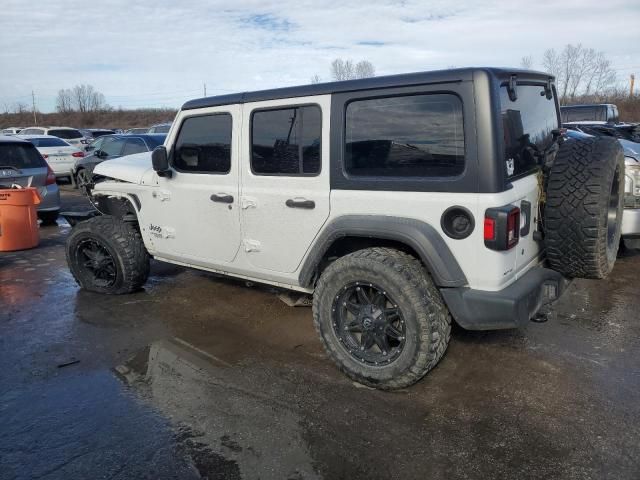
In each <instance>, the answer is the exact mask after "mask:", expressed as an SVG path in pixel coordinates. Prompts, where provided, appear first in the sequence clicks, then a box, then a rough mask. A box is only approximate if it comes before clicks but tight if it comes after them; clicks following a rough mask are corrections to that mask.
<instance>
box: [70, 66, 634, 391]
mask: <svg viewBox="0 0 640 480" xmlns="http://www.w3.org/2000/svg"><path fill="white" fill-rule="evenodd" d="M557 105H558V104H557V99H556V89H555V86H554V78H553V77H552V76H551V75H549V74H543V73H539V72H528V71H521V70H515V71H514V70H505V69H490V68H482V69H480V68H469V69H455V70H448V71H434V72H419V73H411V74H404V75H393V76H380V77H374V78H367V79H360V80H351V81H345V82H334V83H328V84H317V85H307V86H300V87H289V88H283V89H276V90H268V91H261V92H249V93H242V94H237V95H225V96H223V97H210V98H202V99H196V100H192V101H189V102H187V103H186V104H184V105H183V106H182V109H181V110H180V112H179V113H178V115H177V117H176V120H175V123H176V128H172V129H171V133H170V134H169V137H168V138H167V140H166V145H162V146H159V147H156V149H155V150H154V151H153V152H152V153H151V154H150V153H141V154H138V155H132V156H131V157H128V158H123V159H116V160H113V161H109V162H104V163H102V164H100V165H98V166H96V168H95V177H96V181H95V182H94V184H93V185H90V186H89V188H88V189H87V190H88V193H89V194H90V195H91V197H92V201H93V203H94V204H95V205H97V206H98V207H99V212H98V211H97V210H96V211H95V212H93V213H92V214H91V215H93V217H92V218H89V219H87V220H84V221H79V222H77V223H76V224H75V226H74V227H73V230H72V231H71V233H70V234H69V236H68V238H67V244H66V248H67V259H68V261H69V268H70V270H71V272H72V274H73V276H74V278H75V279H76V281H77V282H78V284H79V285H80V286H81V288H83V289H85V290H90V291H94V292H100V293H107V294H123V293H128V292H132V291H135V290H136V289H139V288H140V287H141V286H142V285H143V284H144V283H145V281H146V279H147V276H148V274H149V259H150V257H154V258H155V259H156V260H161V261H166V262H173V263H177V264H180V265H188V266H191V267H194V268H199V269H202V270H207V271H214V272H218V273H222V274H225V275H230V276H235V277H238V278H241V279H246V280H252V281H258V282H262V283H266V284H271V285H276V286H278V287H280V288H288V289H291V290H295V291H301V292H306V293H313V320H314V325H315V327H316V330H317V331H318V333H319V336H320V338H321V340H322V342H323V344H324V347H325V350H326V351H327V353H328V355H329V356H330V357H331V358H332V359H333V361H334V362H335V363H336V364H337V365H338V366H339V368H340V369H341V370H342V371H343V372H345V373H346V374H347V375H348V376H349V377H350V378H351V379H353V380H355V381H358V382H360V383H364V384H366V385H369V386H372V387H375V388H381V389H394V388H402V387H406V386H408V385H411V384H412V383H414V382H416V381H418V380H419V379H420V378H422V377H423V376H424V375H425V374H427V372H428V371H429V370H431V369H432V368H433V367H435V366H436V365H437V364H438V362H439V361H440V359H441V358H442V356H443V355H444V353H445V351H446V349H447V345H448V343H449V338H450V335H451V322H452V318H453V319H455V320H456V321H457V323H458V324H459V325H461V326H462V327H464V328H468V329H472V330H483V329H488V330H491V329H499V328H515V327H517V326H520V325H523V324H525V323H527V322H528V321H529V319H531V318H532V317H533V316H534V315H536V313H537V312H538V310H539V309H540V308H541V306H542V305H543V304H546V303H550V302H553V301H554V300H556V299H557V298H558V297H559V296H560V295H561V294H562V292H563V291H564V289H565V287H566V285H567V283H568V280H567V279H569V278H603V277H605V276H607V275H608V274H609V273H610V272H611V270H612V268H613V266H614V262H615V260H616V253H617V251H618V247H619V243H620V219H621V216H622V206H623V204H622V201H623V198H622V197H623V196H622V189H623V186H624V160H623V155H622V149H621V147H620V145H619V144H618V142H616V141H615V140H613V139H609V138H603V137H597V138H589V139H585V140H581V141H566V142H561V141H560V139H561V131H560V128H559V127H560V124H559V121H560V112H559V110H558V107H557ZM587 144H588V145H587ZM594 151H597V152H598V154H597V156H594V153H593V152H594ZM543 167H544V168H543ZM541 175H542V176H543V177H544V178H540V177H541ZM543 189H544V190H543ZM545 199H546V200H545ZM541 202H543V203H541ZM87 216H89V215H87ZM75 219H76V220H78V219H79V216H77V215H76V216H75ZM594 225H597V226H598V228H593V226H594ZM125 239H126V241H125ZM96 255H98V256H99V257H100V260H101V261H100V262H99V263H98V262H95V261H91V260H92V259H95V258H96Z"/></svg>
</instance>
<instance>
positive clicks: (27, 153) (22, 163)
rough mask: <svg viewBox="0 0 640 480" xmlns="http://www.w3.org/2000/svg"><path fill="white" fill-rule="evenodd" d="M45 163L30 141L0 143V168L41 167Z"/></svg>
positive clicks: (44, 165)
mask: <svg viewBox="0 0 640 480" xmlns="http://www.w3.org/2000/svg"><path fill="white" fill-rule="evenodd" d="M46 166H47V164H46V162H45V161H44V159H43V158H42V157H41V156H40V154H39V153H38V151H37V150H36V147H34V146H33V145H31V144H30V143H26V144H21V143H0V168H3V167H4V168H6V167H10V168H17V169H19V170H21V169H27V168H43V167H46Z"/></svg>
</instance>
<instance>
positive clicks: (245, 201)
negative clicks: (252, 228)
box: [240, 197, 258, 210]
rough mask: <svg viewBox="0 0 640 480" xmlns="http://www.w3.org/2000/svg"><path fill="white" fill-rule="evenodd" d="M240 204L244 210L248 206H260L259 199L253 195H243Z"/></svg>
mask: <svg viewBox="0 0 640 480" xmlns="http://www.w3.org/2000/svg"><path fill="white" fill-rule="evenodd" d="M240 206H241V207H242V209H243V210H246V209H247V208H256V207H257V206H258V201H257V200H256V199H255V198H252V197H242V198H241V200H240Z"/></svg>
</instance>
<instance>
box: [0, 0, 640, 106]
mask: <svg viewBox="0 0 640 480" xmlns="http://www.w3.org/2000/svg"><path fill="white" fill-rule="evenodd" d="M570 42H571V43H578V42H582V43H583V45H585V46H587V47H593V48H595V49H598V50H602V51H604V52H605V53H606V54H607V55H608V57H609V58H610V60H611V61H612V63H613V65H614V67H616V69H617V70H618V75H619V77H620V79H623V78H624V79H625V81H626V79H627V78H628V77H629V74H630V73H633V72H635V73H636V74H640V53H639V46H640V1H638V0H626V1H625V0H606V1H604V0H580V1H578V0H563V1H558V2H553V1H535V2H534V1H519V0H510V1H505V0H501V1H495V2H494V1H479V0H472V1H464V0H462V1H458V2H452V1H373V0H369V1H351V0H339V1H335V2H330V1H327V2H319V1H318V2H312V1H305V0H277V1H270V0H249V1H243V0H237V1H235V2H228V1H226V2H216V1H208V0H189V1H179V0H171V1H168V0H153V1H147V0H137V1H136V2H130V1H126V0H103V1H101V2H86V0H56V1H48V0H35V1H25V0H2V5H1V6H0V108H2V110H4V108H3V107H4V105H5V104H12V103H15V102H24V103H28V104H30V103H31V90H32V89H33V90H34V91H35V94H36V102H37V106H38V108H39V109H40V110H41V111H45V112H46V111H52V110H54V109H55V97H56V93H57V91H58V90H59V89H60V88H65V87H73V86H74V85H76V84H79V83H88V84H91V85H93V86H94V87H95V88H96V89H97V90H99V91H100V92H102V93H104V95H105V97H106V100H107V103H109V104H110V105H111V106H113V107H118V106H122V107H123V108H136V107H161V106H169V107H178V106H180V105H181V104H182V103H183V102H184V101H186V100H188V99H191V98H195V97H199V96H202V91H203V83H205V82H206V84H207V94H208V95H215V94H223V93H230V92H237V91H245V90H257V89H263V88H273V87H280V86H290V85H298V84H304V83H309V81H310V78H311V77H312V75H314V74H318V75H320V77H321V78H322V79H323V80H330V78H329V67H330V64H331V61H332V59H334V58H336V57H342V58H345V59H346V58H351V59H353V60H356V61H357V60H360V59H367V60H369V61H371V62H372V63H373V64H374V65H375V67H376V73H377V74H378V75H384V74H391V73H401V72H411V71H421V70H433V69H438V68H447V67H450V66H459V67H462V66H473V65H475V66H478V65H482V66H485V65H486V66H518V65H519V63H520V59H521V57H522V56H524V55H533V57H534V61H535V62H536V67H539V60H540V58H541V56H542V52H543V51H544V50H545V49H547V48H551V47H556V48H561V47H562V46H563V45H565V44H566V43H570Z"/></svg>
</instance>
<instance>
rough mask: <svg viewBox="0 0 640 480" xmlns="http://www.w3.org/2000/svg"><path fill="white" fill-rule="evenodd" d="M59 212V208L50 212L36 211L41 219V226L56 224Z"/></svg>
mask: <svg viewBox="0 0 640 480" xmlns="http://www.w3.org/2000/svg"><path fill="white" fill-rule="evenodd" d="M59 214H60V211H59V210H54V211H52V212H38V218H39V219H40V220H42V225H43V226H50V225H57V223H56V220H58V216H59Z"/></svg>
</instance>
